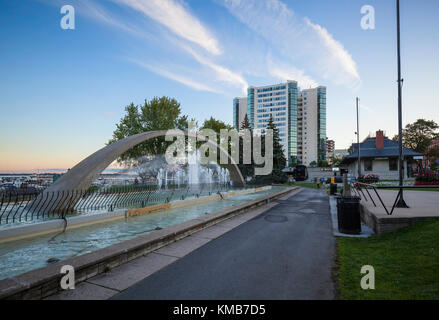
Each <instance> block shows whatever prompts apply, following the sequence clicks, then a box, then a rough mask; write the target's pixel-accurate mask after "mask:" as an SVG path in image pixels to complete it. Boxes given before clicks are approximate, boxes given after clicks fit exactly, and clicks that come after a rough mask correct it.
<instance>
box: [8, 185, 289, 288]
mask: <svg viewBox="0 0 439 320" xmlns="http://www.w3.org/2000/svg"><path fill="white" fill-rule="evenodd" d="M281 189H282V187H273V188H272V189H270V190H264V191H260V192H256V193H252V194H244V195H237V196H232V197H227V198H225V199H219V200H214V201H211V202H207V203H203V204H196V205H191V206H187V207H182V208H176V209H170V210H166V211H159V212H153V213H149V214H147V215H143V216H138V217H130V218H128V219H124V220H123V219H121V220H115V221H109V222H103V223H99V224H94V225H90V226H85V227H80V228H76V229H71V230H67V231H66V232H65V233H55V234H49V235H42V236H37V237H33V238H28V239H23V240H17V241H12V242H8V243H3V244H0V280H1V279H5V278H9V277H12V276H15V275H19V274H22V273H25V272H27V271H30V270H34V269H37V268H41V267H44V266H46V265H48V262H47V261H48V259H53V258H55V259H57V260H61V261H62V260H66V259H69V258H72V257H75V256H79V255H83V254H86V253H89V252H92V251H96V250H99V249H102V248H105V247H108V246H110V245H113V244H117V243H120V242H122V241H125V240H129V239H133V238H135V237H137V236H140V235H144V234H147V233H150V232H152V231H154V230H155V229H156V228H162V229H164V228H167V227H170V226H173V225H176V224H179V223H182V222H185V221H188V220H192V219H195V218H197V217H200V216H204V215H206V214H210V213H213V212H216V211H219V210H222V209H225V208H230V207H232V206H236V205H239V204H243V203H245V202H248V201H252V200H255V199H257V198H260V197H263V196H266V195H268V194H272V193H275V192H278V191H280V190H281Z"/></svg>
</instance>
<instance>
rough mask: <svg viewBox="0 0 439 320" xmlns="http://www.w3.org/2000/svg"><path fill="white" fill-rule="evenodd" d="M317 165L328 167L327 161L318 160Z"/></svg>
mask: <svg viewBox="0 0 439 320" xmlns="http://www.w3.org/2000/svg"><path fill="white" fill-rule="evenodd" d="M318 166H319V167H320V168H328V167H330V165H329V163H328V162H327V161H319V163H318Z"/></svg>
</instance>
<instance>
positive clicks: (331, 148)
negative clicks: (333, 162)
mask: <svg viewBox="0 0 439 320" xmlns="http://www.w3.org/2000/svg"><path fill="white" fill-rule="evenodd" d="M334 152H335V141H334V140H329V139H328V138H326V160H328V159H329V158H331V157H334Z"/></svg>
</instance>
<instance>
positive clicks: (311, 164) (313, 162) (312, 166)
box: [309, 161, 317, 168]
mask: <svg viewBox="0 0 439 320" xmlns="http://www.w3.org/2000/svg"><path fill="white" fill-rule="evenodd" d="M309 166H310V167H311V168H316V167H317V162H315V161H312V162H311V163H310V164H309Z"/></svg>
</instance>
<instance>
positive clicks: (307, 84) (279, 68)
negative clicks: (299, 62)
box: [267, 55, 319, 89]
mask: <svg viewBox="0 0 439 320" xmlns="http://www.w3.org/2000/svg"><path fill="white" fill-rule="evenodd" d="M267 66H268V72H269V73H270V74H271V75H272V76H273V77H275V78H277V79H279V80H280V81H285V80H296V81H297V82H298V83H299V85H300V86H301V87H302V88H303V89H307V88H311V87H312V88H315V87H317V86H318V85H319V84H318V82H317V81H315V80H314V79H312V78H311V77H310V76H308V75H306V74H305V72H304V71H303V70H300V69H298V68H296V67H294V66H292V65H286V64H284V63H281V62H274V61H273V58H272V57H271V56H270V55H268V56H267Z"/></svg>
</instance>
